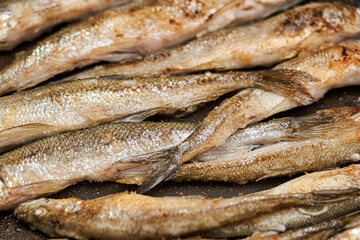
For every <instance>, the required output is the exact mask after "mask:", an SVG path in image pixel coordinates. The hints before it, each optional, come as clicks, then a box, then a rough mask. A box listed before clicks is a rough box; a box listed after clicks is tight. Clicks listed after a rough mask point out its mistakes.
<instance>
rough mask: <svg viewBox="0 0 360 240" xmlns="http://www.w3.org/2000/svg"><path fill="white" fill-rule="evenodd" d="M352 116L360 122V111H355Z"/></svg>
mask: <svg viewBox="0 0 360 240" xmlns="http://www.w3.org/2000/svg"><path fill="white" fill-rule="evenodd" d="M350 118H352V119H353V120H354V121H355V122H360V112H359V111H357V112H354V113H353V114H351V116H350Z"/></svg>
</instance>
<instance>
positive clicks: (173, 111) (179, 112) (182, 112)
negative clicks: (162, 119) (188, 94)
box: [158, 103, 205, 118]
mask: <svg viewBox="0 0 360 240" xmlns="http://www.w3.org/2000/svg"><path fill="white" fill-rule="evenodd" d="M204 105H205V103H200V104H195V105H192V106H189V107H186V108H183V109H178V108H165V109H164V110H162V111H159V113H158V114H159V115H170V116H171V117H174V118H182V117H185V116H187V115H189V114H191V113H193V112H195V111H197V110H198V109H200V108H201V107H202V106H204Z"/></svg>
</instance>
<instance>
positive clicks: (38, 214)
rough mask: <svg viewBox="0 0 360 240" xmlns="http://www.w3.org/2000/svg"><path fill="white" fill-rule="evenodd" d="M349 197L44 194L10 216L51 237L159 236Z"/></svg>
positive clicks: (208, 227) (181, 233) (305, 195)
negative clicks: (59, 196) (67, 196)
mask: <svg viewBox="0 0 360 240" xmlns="http://www.w3.org/2000/svg"><path fill="white" fill-rule="evenodd" d="M348 195H350V196H348ZM352 197H353V196H352V194H345V195H344V194H335V193H333V194H332V196H330V195H329V194H327V193H323V194H320V195H319V194H309V193H308V194H285V195H264V196H261V195H252V196H240V197H234V198H228V199H224V198H217V199H199V198H197V199H196V198H194V197H148V196H144V195H138V194H134V193H130V194H129V193H121V194H116V195H110V196H107V197H103V198H98V199H94V200H87V201H83V200H80V199H76V198H70V199H59V200H56V199H44V198H42V199H38V200H33V201H29V202H26V203H23V204H21V205H19V206H18V207H17V208H16V209H15V211H14V215H15V216H16V217H17V218H18V219H19V220H21V221H23V222H25V223H27V224H29V225H30V227H31V228H33V229H39V230H41V231H43V232H45V233H46V234H48V235H49V236H52V237H60V236H66V237H72V238H77V239H90V238H91V239H118V240H119V239H161V238H166V237H167V238H171V237H178V236H181V235H183V234H188V233H192V232H195V231H199V230H206V229H210V228H213V227H218V226H221V225H223V224H227V223H231V222H234V221H240V220H244V219H248V218H251V217H254V216H256V215H258V214H260V213H266V212H273V211H276V210H278V209H281V208H284V207H290V206H298V207H300V206H304V207H305V206H311V205H313V206H316V205H318V204H324V203H326V202H328V201H331V202H337V201H343V200H344V199H346V198H352Z"/></svg>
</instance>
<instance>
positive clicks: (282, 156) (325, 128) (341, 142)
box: [170, 108, 360, 184]
mask: <svg viewBox="0 0 360 240" xmlns="http://www.w3.org/2000/svg"><path fill="white" fill-rule="evenodd" d="M359 111H360V109H359V108H340V109H329V110H323V111H319V112H317V113H316V114H312V115H309V116H305V117H300V118H284V119H277V120H273V121H270V122H266V123H260V124H256V125H254V126H250V127H247V128H245V129H243V130H238V131H237V132H236V133H235V134H234V135H233V136H232V137H231V138H230V139H228V140H227V141H226V142H225V143H224V144H223V145H221V146H219V147H216V148H214V149H209V150H208V151H206V152H204V153H203V154H201V155H200V156H197V157H195V162H192V163H186V164H184V165H182V166H181V167H180V169H179V170H178V171H176V172H175V173H174V174H173V175H171V176H170V179H173V180H176V181H184V180H202V181H214V180H215V181H232V182H236V183H240V184H244V183H246V182H247V181H251V180H259V179H264V178H268V177H274V176H284V175H293V174H295V173H298V172H305V171H316V170H323V169H327V168H331V167H336V166H337V165H340V164H342V163H346V162H356V161H359V160H360V138H359V136H360V112H359ZM252 134H253V135H252ZM258 136H259V137H258ZM246 140H250V141H252V142H253V143H252V144H251V142H250V144H249V145H245V144H244V143H241V142H245V141H246ZM254 142H255V143H254ZM271 142H272V143H271ZM237 144H238V146H237V148H236V147H232V146H235V145H237ZM219 153H220V154H219Z"/></svg>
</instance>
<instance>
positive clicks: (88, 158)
mask: <svg viewBox="0 0 360 240" xmlns="http://www.w3.org/2000/svg"><path fill="white" fill-rule="evenodd" d="M196 127H197V124H194V123H171V122H169V123H166V122H161V123H156V122H142V123H110V124H105V125H101V126H98V127H95V128H91V129H83V130H78V131H73V132H67V133H62V134H58V135H56V136H52V137H48V138H44V139H41V140H38V141H36V142H33V143H30V144H28V145H25V146H22V147H20V148H17V149H15V150H13V151H10V152H7V153H5V154H3V155H0V180H1V181H0V210H6V209H9V208H11V207H13V206H16V205H17V204H18V203H20V202H23V201H25V200H28V199H33V198H35V197H37V196H40V195H43V194H49V193H53V192H56V191H59V190H61V189H63V188H65V187H66V186H68V185H71V184H74V183H76V182H79V181H82V180H90V181H108V180H117V179H119V178H124V177H125V178H126V177H133V176H134V177H135V179H136V176H137V175H141V174H146V173H147V171H149V169H150V167H151V166H152V165H159V164H162V163H161V162H151V161H150V160H148V159H149V158H148V156H151V155H152V154H156V152H158V151H160V150H164V149H167V148H170V147H172V146H175V145H177V144H179V143H180V142H181V141H183V140H184V139H185V138H186V137H188V136H189V135H190V134H191V133H192V132H193V131H195V129H196Z"/></svg>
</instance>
